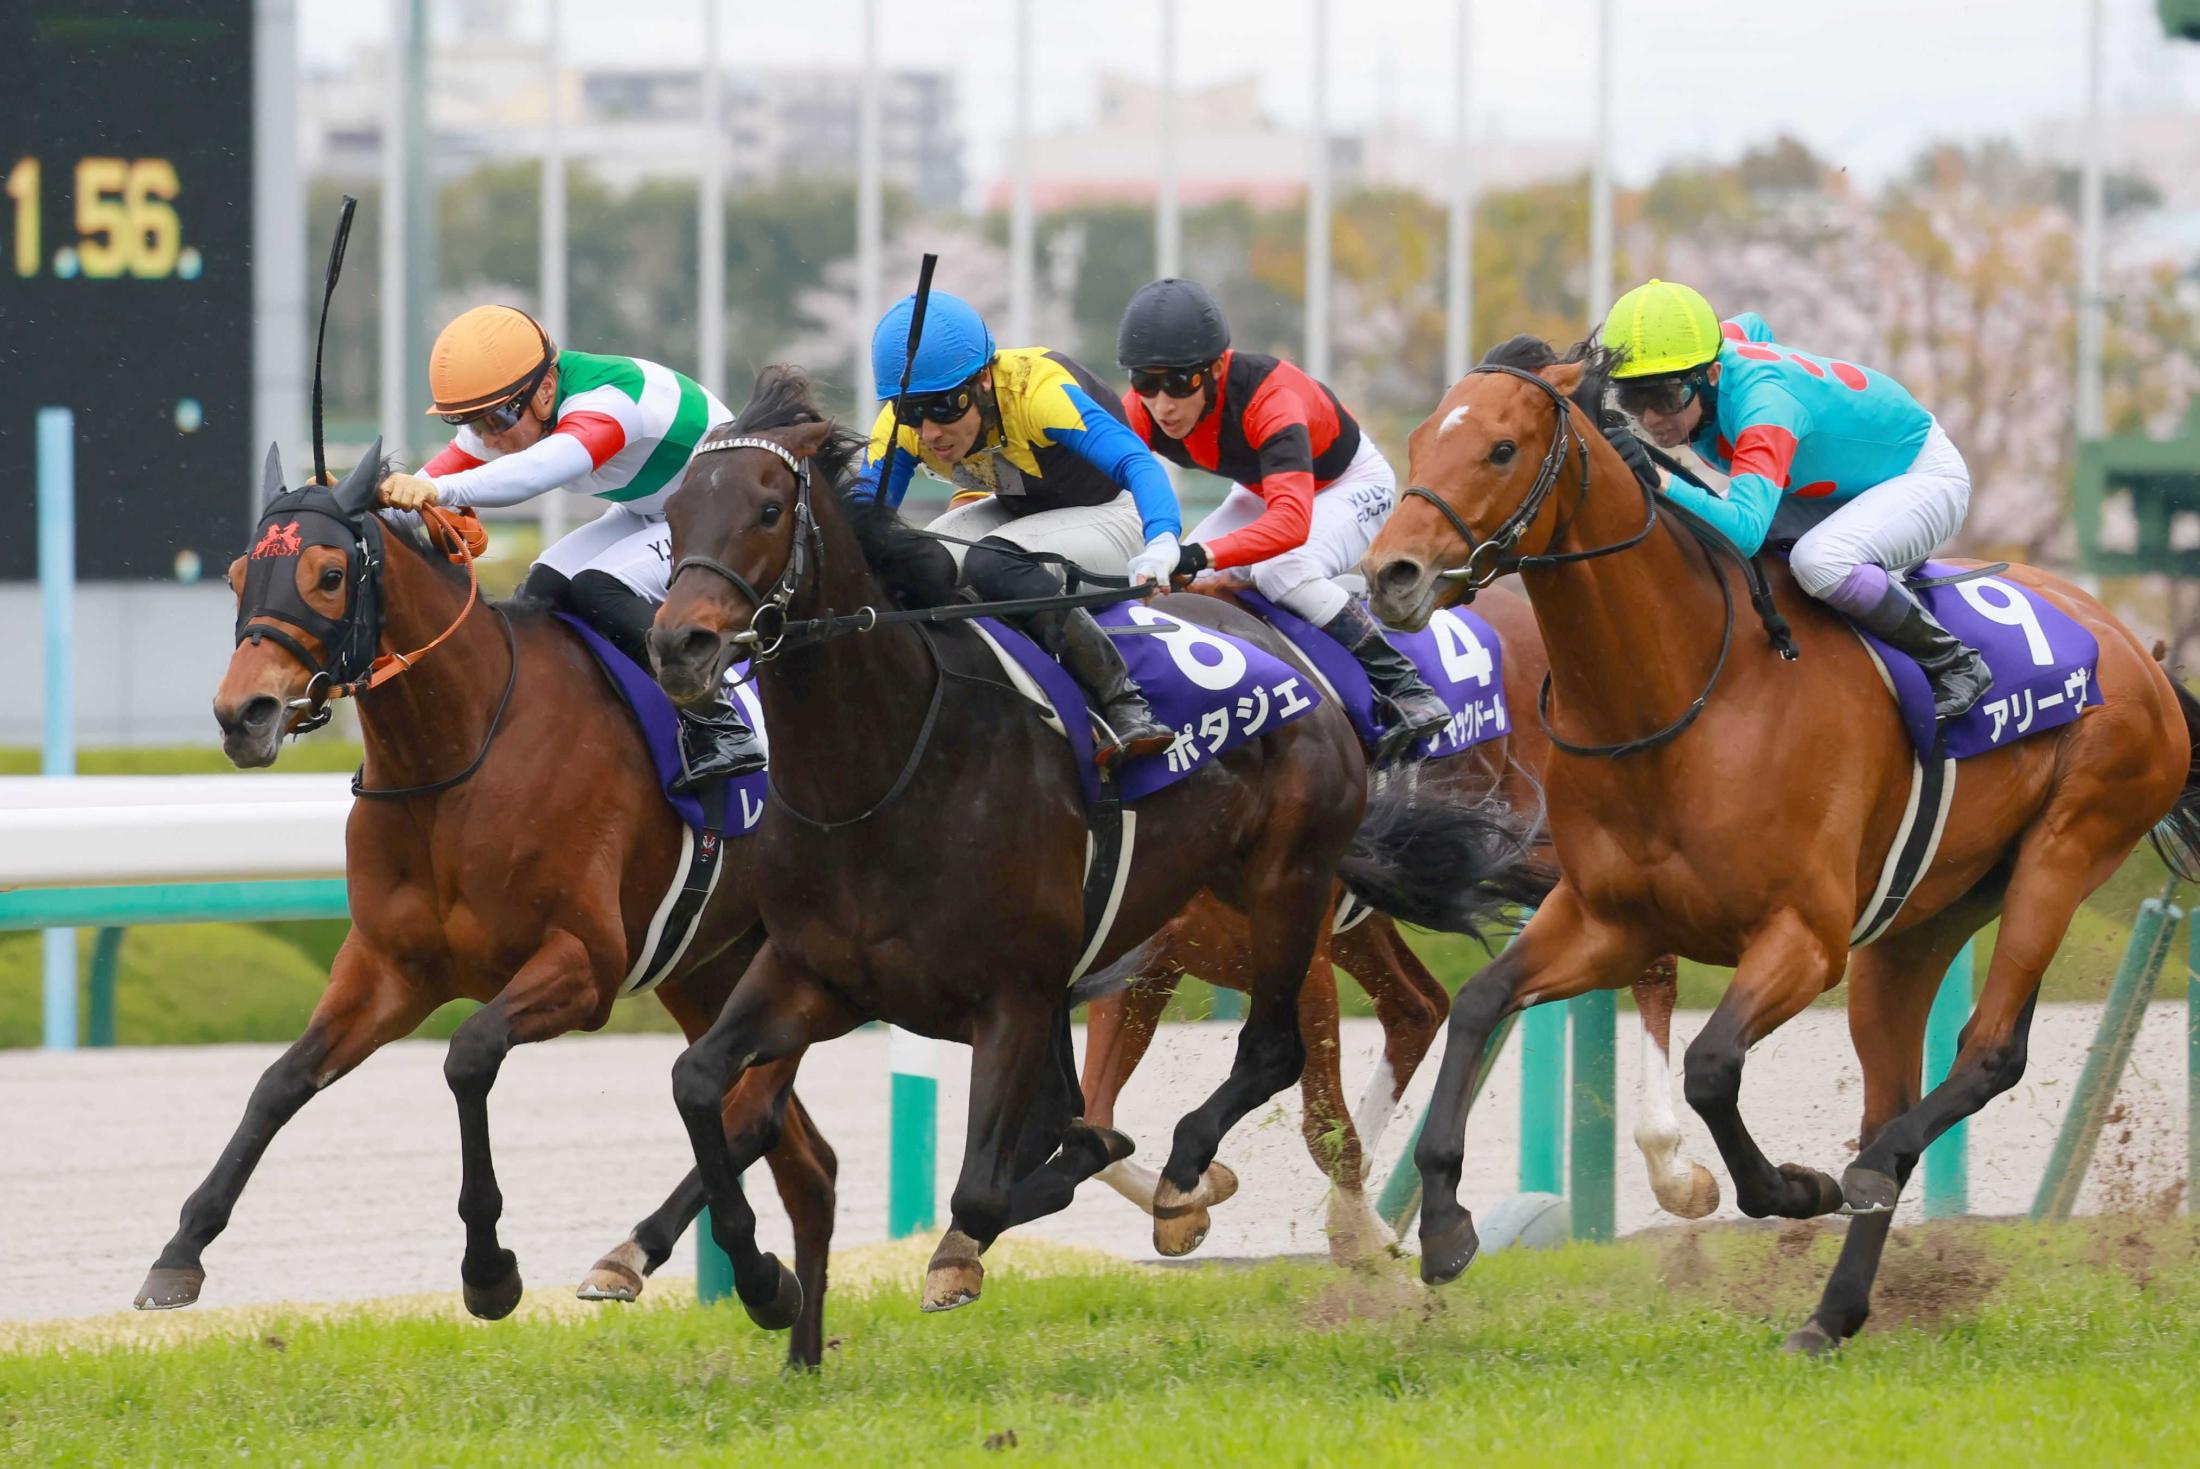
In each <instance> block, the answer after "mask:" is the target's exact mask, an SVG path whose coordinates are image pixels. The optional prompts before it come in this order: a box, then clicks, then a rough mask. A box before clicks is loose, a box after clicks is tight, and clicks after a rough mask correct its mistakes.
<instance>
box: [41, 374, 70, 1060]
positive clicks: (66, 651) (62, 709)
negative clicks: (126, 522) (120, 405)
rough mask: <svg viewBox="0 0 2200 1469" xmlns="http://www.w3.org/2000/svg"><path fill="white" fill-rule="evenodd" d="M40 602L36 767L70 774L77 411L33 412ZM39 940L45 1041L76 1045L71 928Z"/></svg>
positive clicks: (58, 1046) (60, 1047) (55, 1047)
mask: <svg viewBox="0 0 2200 1469" xmlns="http://www.w3.org/2000/svg"><path fill="white" fill-rule="evenodd" d="M38 605H39V620H40V622H41V624H42V630H43V633H44V647H45V669H44V673H45V689H44V694H45V707H44V711H43V712H44V716H45V747H44V749H43V751H42V752H41V758H40V760H39V770H40V771H41V773H43V774H46V775H74V774H76V667H75V657H76V415H75V413H73V412H72V411H70V410H69V409H67V408H41V409H39V410H38ZM43 943H44V957H45V986H44V990H43V993H42V995H41V1003H42V1004H43V1006H44V1008H45V1041H46V1049H47V1050H49V1051H73V1050H75V1049H76V930H75V929H73V928H49V929H47V930H46V933H45V938H44V940H43Z"/></svg>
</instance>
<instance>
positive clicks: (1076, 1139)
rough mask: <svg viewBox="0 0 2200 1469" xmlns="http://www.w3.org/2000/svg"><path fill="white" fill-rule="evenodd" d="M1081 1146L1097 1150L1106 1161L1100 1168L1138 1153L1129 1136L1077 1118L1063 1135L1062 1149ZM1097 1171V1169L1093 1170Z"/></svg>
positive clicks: (1110, 1166) (1113, 1164)
mask: <svg viewBox="0 0 2200 1469" xmlns="http://www.w3.org/2000/svg"><path fill="white" fill-rule="evenodd" d="M1083 1144H1089V1145H1090V1146H1092V1147H1094V1148H1097V1149H1098V1150H1099V1152H1100V1155H1101V1156H1102V1157H1103V1158H1105V1159H1106V1160H1107V1161H1106V1162H1104V1163H1102V1164H1101V1165H1100V1167H1101V1168H1112V1167H1114V1166H1115V1165H1116V1164H1118V1163H1120V1162H1122V1161H1123V1160H1124V1159H1125V1158H1128V1157H1129V1156H1131V1154H1133V1153H1135V1152H1137V1151H1138V1144H1137V1143H1135V1142H1133V1141H1132V1140H1131V1137H1130V1134H1128V1133H1123V1132H1117V1131H1116V1130H1115V1129H1114V1128H1112V1127H1102V1126H1100V1125H1099V1124H1097V1123H1093V1122H1087V1121H1086V1120H1085V1119H1084V1118H1082V1117H1079V1118H1077V1119H1075V1120H1074V1121H1072V1122H1071V1123H1070V1125H1069V1128H1068V1130H1067V1131H1066V1132H1065V1133H1064V1134H1063V1138H1062V1147H1063V1150H1064V1151H1067V1150H1068V1149H1070V1148H1071V1147H1073V1146H1078V1145H1083ZM1098 1171H1099V1169H1095V1170H1094V1172H1098Z"/></svg>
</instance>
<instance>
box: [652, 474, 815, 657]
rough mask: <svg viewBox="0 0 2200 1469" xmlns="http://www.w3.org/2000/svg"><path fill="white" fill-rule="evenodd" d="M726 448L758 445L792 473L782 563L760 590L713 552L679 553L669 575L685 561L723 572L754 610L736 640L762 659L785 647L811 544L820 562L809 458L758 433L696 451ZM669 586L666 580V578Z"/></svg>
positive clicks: (686, 565) (681, 568)
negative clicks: (790, 529) (789, 525)
mask: <svg viewBox="0 0 2200 1469" xmlns="http://www.w3.org/2000/svg"><path fill="white" fill-rule="evenodd" d="M727 449H762V450H763V451H764V452H765V453H767V454H770V455H771V456H773V457H774V458H776V459H777V460H779V462H780V463H782V464H784V465H786V466H787V468H788V469H789V470H790V471H791V472H792V473H793V474H794V544H793V545H792V546H791V547H790V548H789V549H788V552H787V563H786V565H784V566H782V567H781V568H780V569H779V579H778V580H777V581H775V582H773V583H772V587H771V590H770V591H768V592H759V591H758V590H757V589H756V586H755V584H754V583H753V582H751V581H750V580H749V579H748V578H747V577H745V576H743V575H742V574H741V573H740V572H738V571H735V570H734V569H733V568H732V567H730V566H728V565H726V563H725V562H723V561H720V560H719V559H718V558H717V557H715V556H704V555H701V554H690V555H686V556H682V557H681V558H680V559H679V560H678V561H677V562H675V563H674V564H673V567H672V577H671V581H678V580H679V579H680V573H682V572H684V571H686V570H687V569H688V568H689V567H691V566H693V567H700V568H701V569H703V570H704V571H708V572H713V573H715V574H716V575H718V576H721V577H724V578H725V579H726V581H728V582H729V583H731V584H732V586H733V589H734V590H735V591H737V592H739V593H740V594H741V595H742V596H743V597H745V598H747V599H748V603H749V606H750V607H752V608H754V609H755V610H754V611H753V612H751V613H750V615H749V626H748V631H747V632H745V633H740V634H736V636H735V641H737V642H745V643H748V644H750V645H751V649H750V653H749V658H750V660H751V661H752V662H756V663H764V662H769V661H770V660H771V659H773V658H776V657H778V656H779V654H780V653H781V652H782V651H784V649H785V647H786V642H787V637H786V630H787V608H788V607H789V606H790V605H791V604H792V603H793V602H794V597H795V593H796V592H797V591H798V590H800V588H801V585H802V578H803V577H804V576H805V575H807V574H808V572H809V564H810V563H809V558H810V555H811V553H812V551H813V549H814V551H815V554H816V556H817V562H818V565H819V566H823V565H824V564H825V540H824V537H823V536H822V535H821V534H820V533H819V532H818V528H817V517H816V516H815V515H814V514H812V513H811V510H810V462H809V460H807V459H798V458H796V457H795V455H794V453H793V451H792V450H790V449H788V447H787V446H786V445H785V444H782V443H780V442H778V441H777V440H775V439H766V438H759V437H756V436H754V435H750V434H743V435H739V436H736V437H734V438H728V439H719V440H717V441H716V442H714V443H706V444H703V445H700V446H699V447H698V448H697V449H696V451H695V452H696V454H697V455H698V456H701V455H704V454H716V453H719V452H722V451H724V450H727ZM667 585H668V586H669V585H670V583H669V582H668V583H667ZM767 613H769V614H770V615H771V625H770V626H769V627H768V628H767V627H766V626H765V617H766V614H767Z"/></svg>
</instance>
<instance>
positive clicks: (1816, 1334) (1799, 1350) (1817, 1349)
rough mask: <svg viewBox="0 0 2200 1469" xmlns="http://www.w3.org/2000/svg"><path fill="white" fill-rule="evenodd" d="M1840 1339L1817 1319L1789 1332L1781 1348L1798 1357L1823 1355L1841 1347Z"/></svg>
mask: <svg viewBox="0 0 2200 1469" xmlns="http://www.w3.org/2000/svg"><path fill="white" fill-rule="evenodd" d="M1840 1346H1841V1342H1840V1340H1839V1339H1838V1338H1837V1337H1835V1336H1833V1335H1832V1334H1831V1333H1830V1332H1828V1331H1827V1330H1826V1328H1824V1327H1823V1326H1820V1325H1819V1324H1818V1323H1817V1322H1815V1321H1806V1322H1804V1323H1803V1324H1802V1326H1801V1327H1800V1328H1798V1329H1797V1330H1795V1331H1791V1332H1789V1333H1788V1339H1787V1340H1786V1341H1784V1342H1782V1343H1780V1350H1781V1351H1783V1352H1790V1353H1793V1354H1794V1355H1795V1356H1798V1357H1823V1356H1825V1355H1826V1354H1827V1353H1828V1352H1832V1351H1837V1350H1839V1349H1840Z"/></svg>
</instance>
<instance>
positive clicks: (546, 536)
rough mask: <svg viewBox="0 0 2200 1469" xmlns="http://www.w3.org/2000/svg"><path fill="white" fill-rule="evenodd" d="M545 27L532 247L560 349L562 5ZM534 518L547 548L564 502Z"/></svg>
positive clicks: (555, 3) (548, 322)
mask: <svg viewBox="0 0 2200 1469" xmlns="http://www.w3.org/2000/svg"><path fill="white" fill-rule="evenodd" d="M549 6H550V29H549V33H548V35H547V37H546V38H545V40H544V43H543V65H544V76H543V86H544V95H545V98H546V101H545V113H544V117H543V126H542V186H541V188H540V190H539V191H538V193H539V195H540V199H539V204H540V211H541V212H540V214H539V216H538V219H539V222H538V224H537V225H536V248H537V249H538V250H539V251H540V252H541V254H540V257H539V258H540V260H541V277H542V329H543V330H544V331H546V332H548V333H550V339H551V340H552V341H554V342H556V343H558V344H559V345H560V346H564V345H566V339H565V328H566V319H565V317H566V310H565V308H566V299H565V264H566V251H565V40H564V35H563V29H564V27H563V22H564V18H565V17H564V10H565V7H564V5H563V4H561V3H560V0H549ZM535 507H536V508H535V514H536V515H537V517H539V524H540V525H541V527H542V544H543V545H544V546H545V547H547V546H549V545H550V544H551V543H552V542H554V541H556V540H557V539H558V538H559V537H561V536H563V535H564V534H565V529H566V519H565V511H566V502H565V496H564V495H562V494H557V493H552V494H548V495H537V496H536V497H535Z"/></svg>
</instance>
